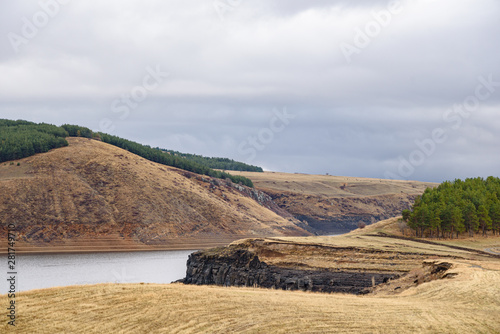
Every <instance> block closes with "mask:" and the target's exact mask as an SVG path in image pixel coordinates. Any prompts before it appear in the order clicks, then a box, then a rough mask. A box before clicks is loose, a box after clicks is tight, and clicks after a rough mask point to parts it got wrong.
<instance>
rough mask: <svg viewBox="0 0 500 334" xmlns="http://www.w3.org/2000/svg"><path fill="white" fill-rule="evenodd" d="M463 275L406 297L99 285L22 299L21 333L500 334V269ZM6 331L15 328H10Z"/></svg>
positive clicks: (460, 267)
mask: <svg viewBox="0 0 500 334" xmlns="http://www.w3.org/2000/svg"><path fill="white" fill-rule="evenodd" d="M455 271H456V272H458V273H459V276H458V277H456V278H455V279H452V280H446V281H444V280H442V281H434V282H430V283H426V284H423V285H421V286H419V287H417V288H414V289H410V290H407V291H405V292H404V293H403V294H401V295H399V296H391V297H388V296H363V297H361V296H353V295H338V294H317V293H304V292H286V291H277V290H262V289H250V288H222V287H201V286H184V285H179V284H174V285H140V284H134V285H128V284H127V285H97V286H84V287H68V288H60V289H49V290H38V291H31V292H27V293H23V294H21V296H20V297H19V298H18V303H19V305H20V306H19V310H18V312H19V313H18V314H19V318H18V325H17V327H16V330H17V332H19V333H61V332H65V333H169V334H170V333H235V332H237V333H326V332H338V333H498V332H500V320H499V319H498V314H500V302H499V300H498V299H497V296H499V295H500V284H499V283H500V272H499V271H493V270H484V269H481V268H477V267H471V266H468V265H465V264H460V263H457V268H456V269H455ZM0 328H2V331H5V330H7V329H8V328H7V325H5V322H4V324H2V327H0Z"/></svg>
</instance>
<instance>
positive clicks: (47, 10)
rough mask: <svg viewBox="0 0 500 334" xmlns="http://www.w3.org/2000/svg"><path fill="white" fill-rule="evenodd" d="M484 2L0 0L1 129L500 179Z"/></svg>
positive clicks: (262, 160)
mask: <svg viewBox="0 0 500 334" xmlns="http://www.w3.org/2000/svg"><path fill="white" fill-rule="evenodd" d="M499 14H500V2H499V1H497V0H461V1H452V0H434V1H433V0H408V1H374V0H370V1H368V0H366V1H335V0H307V1H306V0H301V1H299V0H214V1H212V0H208V1H207V0H203V1H201V0H192V1H183V0H163V1H160V0H141V1H139V0H120V1H118V0H112V1H111V0H109V1H94V0H90V1H76V0H72V1H71V0H40V1H27V0H26V1H2V2H0V73H1V75H0V118H9V119H26V120H31V121H35V122H47V123H53V124H58V125H61V124H64V123H71V124H79V125H84V126H87V127H90V128H92V129H94V130H99V131H103V132H108V133H112V134H115V135H118V136H121V137H125V138H127V139H131V140H135V141H138V142H140V143H144V144H149V145H151V146H159V147H163V148H168V149H174V150H179V151H183V152H189V153H196V154H202V155H208V156H223V157H229V158H232V159H235V160H239V161H244V162H248V163H251V164H255V165H259V166H262V167H264V168H266V169H268V170H275V171H286V172H303V173H316V174H325V173H330V174H334V175H346V176H359V177H385V178H398V179H414V180H423V181H442V180H446V179H455V178H465V177H475V176H484V177H485V176H489V175H495V176H498V175H499V173H498V172H499V170H500V156H499V154H498V153H499V145H500V131H499V130H500V58H499V57H500V42H499V37H498V36H500V20H499V19H498V18H499Z"/></svg>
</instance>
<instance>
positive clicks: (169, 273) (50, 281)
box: [0, 250, 195, 294]
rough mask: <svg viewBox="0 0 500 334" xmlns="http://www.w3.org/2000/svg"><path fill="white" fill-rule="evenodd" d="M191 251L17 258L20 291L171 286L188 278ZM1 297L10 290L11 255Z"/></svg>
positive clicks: (3, 271) (17, 277)
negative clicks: (104, 285) (112, 285)
mask: <svg viewBox="0 0 500 334" xmlns="http://www.w3.org/2000/svg"><path fill="white" fill-rule="evenodd" d="M193 252H195V250H191V251H153V252H125V253H93V254H52V255H17V256H16V271H17V275H16V279H17V282H16V290H17V291H27V290H33V289H42V288H50V287H56V286H68V285H82V284H97V283H141V282H144V283H171V282H173V281H176V280H178V279H181V278H184V276H185V273H186V261H187V259H188V255H189V254H191V253H193ZM1 262H2V263H1V267H2V273H3V274H4V275H6V278H5V279H2V280H1V282H2V284H1V285H0V288H1V289H2V290H1V291H0V294H5V293H7V291H8V290H9V285H8V284H9V283H8V282H7V279H8V278H9V275H7V272H9V270H8V269H7V256H5V257H4V260H2V261H1Z"/></svg>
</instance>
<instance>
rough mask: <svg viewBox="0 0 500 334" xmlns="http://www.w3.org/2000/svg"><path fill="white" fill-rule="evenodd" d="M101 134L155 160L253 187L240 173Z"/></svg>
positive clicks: (130, 150)
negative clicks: (221, 169)
mask: <svg viewBox="0 0 500 334" xmlns="http://www.w3.org/2000/svg"><path fill="white" fill-rule="evenodd" d="M99 135H100V138H101V140H102V141H103V142H105V143H108V144H111V145H114V146H117V147H120V148H122V149H125V150H127V151H129V152H131V153H134V154H137V155H139V156H141V157H143V158H145V159H148V160H151V161H153V162H157V163H160V164H162V165H167V166H172V167H176V168H180V169H184V170H187V171H190V172H193V173H197V174H201V175H207V176H211V177H215V178H218V179H230V180H231V181H232V182H234V183H241V184H243V185H245V186H248V187H253V183H252V181H251V180H250V179H248V178H246V177H243V176H239V175H231V174H228V173H226V172H221V171H217V170H214V169H212V168H210V167H208V166H206V165H203V164H201V163H197V162H195V161H192V160H189V159H187V158H184V157H182V156H177V155H173V154H170V153H167V152H163V151H161V150H159V149H156V148H152V147H150V146H148V145H142V144H139V143H136V142H133V141H130V140H127V139H123V138H120V137H117V136H113V135H108V134H105V133H99Z"/></svg>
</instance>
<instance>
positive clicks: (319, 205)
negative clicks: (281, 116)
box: [234, 172, 437, 234]
mask: <svg viewBox="0 0 500 334" xmlns="http://www.w3.org/2000/svg"><path fill="white" fill-rule="evenodd" d="M234 174H235V175H241V176H245V177H248V178H249V179H251V180H252V181H253V183H254V185H255V187H256V188H257V189H259V190H262V191H264V192H265V193H267V194H269V195H270V196H271V197H272V199H273V200H274V202H276V204H277V205H279V206H280V207H281V208H282V209H284V210H287V211H288V212H290V213H291V214H292V215H293V216H294V217H296V218H298V219H300V220H304V221H307V222H308V224H309V225H310V226H312V227H314V228H315V229H316V230H317V232H318V233H320V234H331V233H336V232H341V231H345V230H352V229H354V228H356V227H357V224H358V223H359V222H364V223H366V224H370V223H373V222H376V221H379V220H384V219H388V218H391V217H395V216H399V215H400V214H401V211H402V210H404V209H408V208H410V206H411V205H412V203H413V201H414V199H415V197H416V196H417V195H421V194H422V193H423V192H424V190H425V189H426V188H427V187H435V186H437V184H436V183H426V182H418V181H397V180H383V179H368V178H355V177H344V176H331V175H306V174H288V173H274V172H265V173H252V172H234Z"/></svg>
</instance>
